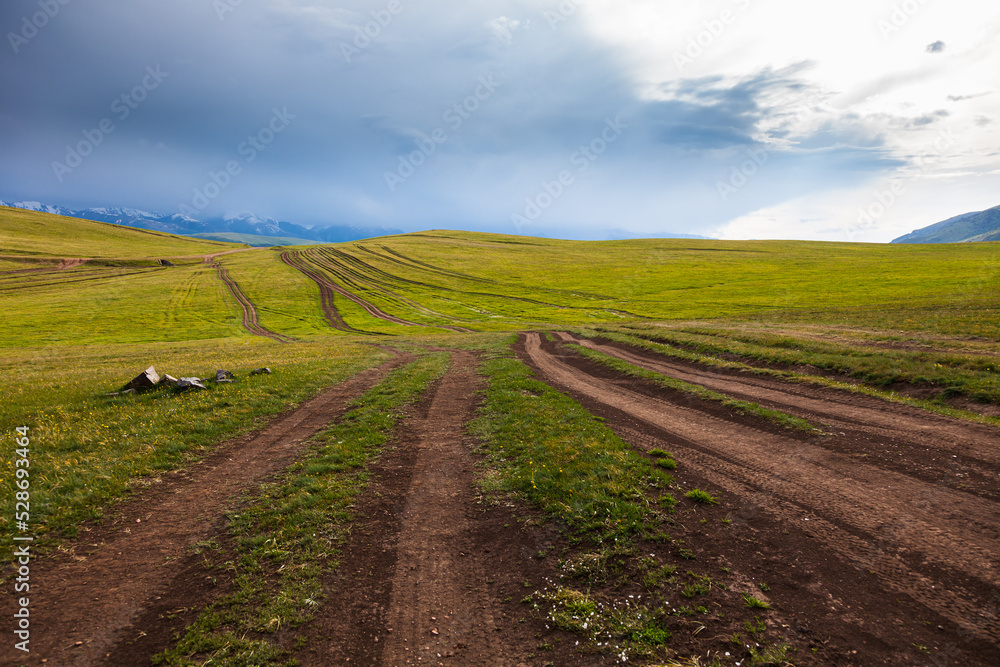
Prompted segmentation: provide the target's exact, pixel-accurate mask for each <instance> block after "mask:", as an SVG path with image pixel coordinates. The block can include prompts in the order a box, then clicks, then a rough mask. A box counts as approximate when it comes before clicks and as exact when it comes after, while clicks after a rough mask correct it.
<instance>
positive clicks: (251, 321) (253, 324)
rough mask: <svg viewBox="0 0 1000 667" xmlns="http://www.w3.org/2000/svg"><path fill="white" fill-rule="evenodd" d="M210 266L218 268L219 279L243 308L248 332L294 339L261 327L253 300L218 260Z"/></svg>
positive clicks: (271, 337) (290, 341)
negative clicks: (244, 292)
mask: <svg viewBox="0 0 1000 667" xmlns="http://www.w3.org/2000/svg"><path fill="white" fill-rule="evenodd" d="M211 266H212V267H213V268H215V269H218V272H219V280H221V281H222V282H223V283H225V284H226V287H228V288H229V292H230V294H232V295H233V298H234V299H236V301H237V303H239V304H240V308H242V309H243V328H244V329H246V330H247V331H248V332H250V333H252V334H253V335H255V336H263V337H265V338H270V339H272V340H276V341H278V342H279V343H292V342H294V341H295V339H294V338H292V337H291V336H285V335H284V334H279V333H275V332H273V331H271V330H269V329H265V328H264V327H262V326H261V325H260V323H259V322H258V321H257V309H256V308H254V305H253V302H252V301H250V299H248V298H247V297H246V295H245V294H243V291H242V290H241V289H240V286H239V285H237V284H236V281H235V280H233V279H232V278H231V277H230V276H229V272H228V271H226V269H225V267H223V266H222V265H221V264H219V263H218V262H212V263H211Z"/></svg>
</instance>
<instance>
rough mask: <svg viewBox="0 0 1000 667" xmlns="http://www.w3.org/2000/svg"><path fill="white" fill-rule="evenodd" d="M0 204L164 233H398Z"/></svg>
mask: <svg viewBox="0 0 1000 667" xmlns="http://www.w3.org/2000/svg"><path fill="white" fill-rule="evenodd" d="M0 206H8V207H11V208H19V209H24V210H28V211H38V212H42V213H55V214H57V215H62V216H66V217H70V218H83V219H84V220H95V221H98V222H110V223H112V224H116V225H123V226H125V227H136V228H139V229H148V230H150V231H157V232H166V233H168V234H181V235H194V234H218V233H226V234H253V235H259V236H276V237H281V238H299V239H306V240H309V241H313V242H320V243H340V242H343V241H355V240H357V239H366V238H371V237H374V236H385V235H388V234H399V233H402V232H401V230H398V229H387V228H385V227H354V226H351V225H331V226H327V227H320V226H316V227H312V228H309V227H303V226H302V225H297V224H295V223H292V222H284V221H279V220H272V219H271V218H261V217H259V216H256V215H253V214H250V213H243V214H240V215H235V216H225V217H213V218H205V219H203V220H195V219H194V218H191V217H188V216H185V215H181V214H179V213H174V214H164V213H153V212H150V211H142V210H139V209H134V208H122V207H112V208H87V209H80V210H75V209H69V208H66V207H64V206H50V205H48V204H44V203H41V202H36V201H23V202H5V201H0Z"/></svg>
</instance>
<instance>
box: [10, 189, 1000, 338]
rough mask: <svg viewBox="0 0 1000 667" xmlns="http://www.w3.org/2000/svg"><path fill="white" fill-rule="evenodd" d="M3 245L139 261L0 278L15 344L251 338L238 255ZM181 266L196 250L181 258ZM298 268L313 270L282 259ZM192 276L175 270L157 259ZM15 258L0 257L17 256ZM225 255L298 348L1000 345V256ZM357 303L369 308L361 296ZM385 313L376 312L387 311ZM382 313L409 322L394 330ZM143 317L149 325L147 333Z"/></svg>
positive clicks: (379, 245) (65, 242) (966, 252)
mask: <svg viewBox="0 0 1000 667" xmlns="http://www.w3.org/2000/svg"><path fill="white" fill-rule="evenodd" d="M3 215H4V216H5V217H4V218H3V220H4V225H3V233H4V235H5V236H4V241H3V243H4V247H14V248H17V249H19V250H18V251H19V252H21V253H27V252H34V253H46V254H47V256H48V257H50V258H51V257H58V256H65V257H74V256H75V257H93V256H98V255H102V254H103V255H104V256H105V257H107V256H113V257H119V258H120V257H130V258H132V259H129V260H127V261H121V262H118V263H117V264H119V266H104V265H101V264H99V263H88V264H84V265H82V266H76V267H72V266H71V267H69V268H64V269H63V270H54V269H55V267H56V266H57V265H56V264H55V263H53V262H52V260H51V259H49V260H47V262H46V261H45V260H44V256H42V255H41V254H40V255H39V259H41V260H42V263H37V264H18V263H15V262H6V263H5V265H4V266H5V267H24V266H36V267H41V268H46V269H48V270H43V271H39V272H27V273H25V272H23V271H22V272H19V273H18V272H11V271H17V269H8V271H7V272H6V273H3V274H0V303H2V304H3V305H4V306H5V309H6V311H7V312H14V313H17V314H18V315H17V317H14V318H9V319H8V321H7V323H6V327H7V332H8V333H7V335H6V336H4V338H3V341H2V345H3V346H6V347H11V346H20V345H46V344H54V343H55V344H83V343H111V342H113V341H122V342H132V343H141V342H156V341H178V340H196V339H214V338H223V337H229V336H249V335H250V334H249V333H248V332H247V331H245V330H244V328H243V327H242V325H241V317H242V310H241V306H240V305H239V303H238V302H237V301H236V300H235V298H234V297H233V295H232V293H231V290H230V288H229V287H227V286H226V284H225V283H223V281H222V280H221V279H220V276H219V272H218V270H217V269H216V268H214V267H213V266H211V265H209V264H205V263H202V261H201V258H202V253H208V252H219V251H224V250H227V249H231V248H233V247H234V246H232V245H227V244H219V243H214V242H208V241H195V240H191V239H185V238H181V237H174V236H169V235H164V234H152V233H149V232H144V231H142V230H135V229H129V228H122V227H116V226H114V225H106V224H102V223H92V222H87V221H79V220H70V219H62V218H58V217H56V216H50V215H47V214H39V213H33V212H28V211H13V210H11V209H6V210H4V212H3ZM178 255H181V256H184V255H188V256H191V257H190V258H189V259H179V258H177V256H178ZM282 255H285V256H286V258H295V259H296V261H298V262H299V263H300V265H301V266H303V267H305V268H306V269H307V270H308V271H309V272H310V273H311V274H312V276H311V277H310V276H307V275H305V274H304V273H303V272H300V271H299V270H296V269H293V268H292V267H291V266H289V265H288V264H287V263H285V262H284V261H282ZM164 256H168V257H173V258H174V260H173V261H174V262H175V263H176V264H177V265H176V266H172V267H162V266H160V265H159V264H158V262H157V261H156V258H158V257H160V258H162V257H164ZM2 257H3V256H2V254H0V259H2ZM216 261H217V262H218V263H219V264H220V265H221V266H222V267H224V269H225V270H226V272H227V274H228V277H229V278H231V279H232V280H233V281H235V283H236V284H237V285H238V287H239V289H240V290H241V291H242V292H243V294H244V295H245V296H246V297H247V298H248V299H249V301H250V302H251V303H252V304H254V305H255V306H256V310H257V313H256V316H257V318H258V321H259V322H260V324H261V325H262V326H263V327H265V328H266V329H269V330H270V331H273V332H276V333H279V334H284V335H287V336H292V337H302V336H307V337H308V336H316V335H343V332H338V331H337V329H335V328H334V326H333V325H332V324H331V321H330V316H329V313H327V314H324V311H323V310H322V308H321V305H322V304H321V292H320V288H319V287H318V286H317V284H316V282H314V279H315V278H320V279H322V280H325V281H326V282H327V283H328V284H332V285H335V286H338V287H339V288H342V290H346V292H348V293H349V295H350V296H348V295H345V293H342V292H341V293H336V294H333V293H331V294H328V295H327V297H326V298H327V301H328V304H329V305H332V307H333V308H335V309H336V313H337V316H338V317H340V318H341V319H342V321H343V322H344V324H345V325H346V327H344V329H345V330H347V331H349V330H351V329H353V330H356V331H361V332H368V333H374V334H390V335H394V336H399V335H414V334H418V335H419V334H430V333H436V332H440V331H441V329H440V327H454V328H464V329H470V330H473V331H510V330H518V329H524V328H531V327H536V326H545V325H550V324H556V325H563V326H574V325H601V324H627V323H630V322H632V323H635V322H652V321H667V322H677V321H687V320H706V319H710V320H718V319H725V320H728V321H754V322H775V323H795V324H809V323H812V324H826V325H837V326H864V327H871V328H880V329H894V330H902V331H930V332H936V333H939V334H942V335H948V336H978V337H983V338H987V339H990V340H1000V318H998V317H997V316H996V314H997V308H998V306H1000V304H998V301H1000V298H998V296H997V295H998V294H1000V246H998V245H995V244H962V245H872V244H846V243H817V242H788V241H749V242H723V241H703V240H685V239H646V240H628V241H603V242H585V241H559V240H549V239H535V238H529V237H515V236H503V235H495V234H478V233H464V232H424V233H417V234H407V235H402V236H394V237H383V238H379V239H369V240H363V241H355V242H351V243H344V244H334V245H325V246H301V247H296V248H290V249H288V248H286V249H281V250H279V249H248V250H245V251H243V252H239V253H233V254H228V255H222V256H220V257H218V258H217V259H216ZM350 297H354V298H353V299H352V298H350ZM373 312H374V313H376V314H374V315H373V314H372V313H373ZM379 313H384V314H387V315H389V316H392V317H395V318H398V319H401V320H403V321H405V322H408V323H410V325H406V324H401V323H398V322H390V321H386V320H385V319H384V318H381V317H380V316H376V315H378V314H379ZM136 323H141V326H136Z"/></svg>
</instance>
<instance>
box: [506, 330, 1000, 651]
mask: <svg viewBox="0 0 1000 667" xmlns="http://www.w3.org/2000/svg"><path fill="white" fill-rule="evenodd" d="M525 349H526V355H527V357H528V359H529V360H530V362H531V363H532V364H533V365H534V366H535V367H536V368H537V369H538V370H539V371H540V372H541V373H542V375H543V376H544V378H545V379H546V380H547V381H549V382H552V383H554V384H556V385H558V386H560V387H563V388H565V389H568V390H569V391H570V392H571V393H574V394H576V395H579V396H584V397H587V398H588V399H590V400H593V401H596V402H599V403H601V404H603V405H607V406H610V407H611V408H613V409H615V410H617V411H620V412H621V413H623V414H625V415H628V416H629V417H631V418H634V419H637V420H639V421H641V422H643V423H645V424H649V425H652V426H653V427H655V428H656V429H659V430H660V431H661V432H663V433H664V435H665V437H666V438H667V439H668V442H670V445H671V447H672V448H673V449H675V450H676V453H677V456H678V457H679V460H681V461H684V462H685V465H687V466H690V467H691V468H693V469H696V470H697V471H698V473H699V474H700V475H702V476H703V477H704V478H705V479H708V480H710V481H711V482H713V483H714V484H716V485H717V486H718V487H719V488H721V489H724V490H725V492H726V493H727V495H731V496H734V497H742V498H754V499H755V500H756V502H758V503H759V505H760V507H761V508H762V511H764V512H767V513H769V514H770V515H772V516H774V517H776V518H778V519H779V520H780V521H783V522H789V523H790V522H794V523H795V524H796V526H797V527H799V528H801V527H803V526H808V529H807V530H808V532H809V534H810V535H811V536H812V537H813V538H815V540H816V541H817V542H818V543H819V544H821V545H822V548H823V549H828V550H832V551H833V552H834V553H836V554H838V556H839V557H840V558H842V559H844V560H845V561H847V562H851V563H854V564H855V566H856V567H857V568H858V569H859V570H863V571H868V572H874V573H875V574H876V575H877V577H878V583H879V585H881V586H883V587H884V588H885V589H887V590H888V591H892V592H893V593H896V594H905V595H907V596H909V597H910V598H912V599H913V600H915V601H916V602H918V603H919V604H921V605H923V606H925V607H927V608H928V609H930V610H933V611H934V612H937V613H938V614H940V615H941V616H943V617H944V618H947V619H949V620H951V621H952V622H954V623H955V624H956V625H957V626H958V627H959V628H961V629H962V632H964V633H967V634H968V635H970V636H977V637H980V638H982V639H986V640H988V641H992V642H1000V619H998V618H997V617H996V615H995V614H993V613H992V612H990V611H989V610H990V602H989V600H990V597H989V596H990V594H991V593H994V594H995V592H996V591H998V590H1000V505H998V504H997V503H995V502H991V501H989V500H985V499H983V498H978V497H976V496H973V495H971V494H968V493H964V492H961V491H956V490H953V489H948V488H944V487H941V486H939V485H935V484H932V483H927V482H924V481H921V480H918V479H914V478H912V477H909V476H907V475H904V474H900V473H897V472H895V471H892V470H885V469H881V468H879V467H877V466H875V465H870V464H867V463H864V462H859V461H858V460H855V459H852V458H850V457H848V456H845V455H844V454H841V453H838V452H834V451H830V450H829V449H827V448H826V447H824V446H822V442H816V443H808V442H803V441H802V440H801V439H795V438H792V437H787V436H782V435H777V434H774V433H768V432H765V431H763V430H757V429H754V428H751V427H747V426H745V425H736V424H733V423H731V422H727V421H726V420H724V419H720V418H717V417H712V416H709V415H706V414H705V413H704V412H700V411H697V410H694V409H690V408H687V407H683V406H681V405H678V404H675V403H672V402H669V401H667V400H661V399H659V398H656V397H652V396H649V395H646V394H643V393H639V392H638V391H635V390H633V389H630V388H626V387H625V386H622V385H623V384H628V382H627V381H625V382H615V381H613V380H609V379H606V378H602V377H598V376H596V375H591V374H588V373H586V372H584V371H582V370H580V369H579V368H577V367H575V366H574V365H572V364H569V363H566V362H565V361H563V360H560V359H559V358H557V356H555V355H554V354H553V353H552V351H551V350H546V349H545V346H543V344H542V341H541V338H540V336H539V335H538V334H528V335H527V339H526V341H525ZM948 421H951V420H948ZM936 422H937V420H936V419H930V420H928V423H926V424H924V426H925V428H924V430H923V431H922V432H921V433H922V437H927V438H934V437H936V434H937V433H938V431H940V432H942V433H951V432H952V431H954V430H961V429H962V428H964V425H961V424H958V423H949V424H945V425H939V426H938V427H937V429H935V427H934V423H936ZM855 428H861V429H863V428H865V425H864V423H863V422H861V421H856V422H855ZM969 442H970V443H975V444H974V446H975V447H977V448H980V449H984V450H985V449H988V447H989V443H990V441H989V440H984V439H983V435H982V433H980V434H979V438H978V439H977V440H974V441H973V440H970V441H969ZM992 442H994V443H995V442H996V441H995V440H994V441H992ZM970 446H973V445H970ZM995 473H996V471H995V470H994V475H995ZM806 522H808V523H806ZM984 610H986V611H985V612H984Z"/></svg>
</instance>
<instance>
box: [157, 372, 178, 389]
mask: <svg viewBox="0 0 1000 667" xmlns="http://www.w3.org/2000/svg"><path fill="white" fill-rule="evenodd" d="M160 384H172V385H174V386H175V387H176V386H177V378H175V377H174V376H173V375H167V374H166V373H164V374H163V375H162V376H160Z"/></svg>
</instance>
